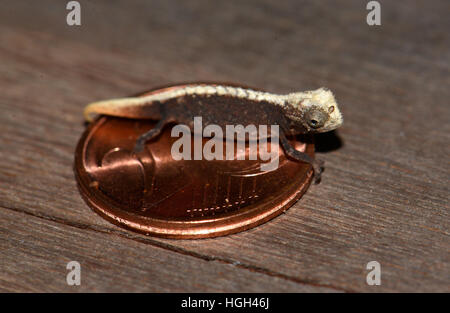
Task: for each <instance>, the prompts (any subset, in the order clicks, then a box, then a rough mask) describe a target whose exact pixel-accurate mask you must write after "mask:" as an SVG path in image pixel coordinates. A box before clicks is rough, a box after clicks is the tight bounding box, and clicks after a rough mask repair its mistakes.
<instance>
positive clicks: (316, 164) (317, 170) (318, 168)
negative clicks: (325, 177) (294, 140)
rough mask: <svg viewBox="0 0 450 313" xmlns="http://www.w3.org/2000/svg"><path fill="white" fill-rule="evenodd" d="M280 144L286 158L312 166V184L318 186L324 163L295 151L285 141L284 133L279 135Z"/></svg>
mask: <svg viewBox="0 0 450 313" xmlns="http://www.w3.org/2000/svg"><path fill="white" fill-rule="evenodd" d="M280 143H281V146H282V147H283V150H284V152H285V153H286V155H287V156H288V157H290V158H292V159H294V160H297V161H300V162H305V163H308V164H311V165H312V167H313V170H314V183H316V184H318V183H319V182H320V178H321V175H322V172H323V164H324V162H323V161H322V160H318V159H314V158H312V157H310V156H309V155H308V154H306V153H304V152H300V151H298V150H295V148H294V147H293V146H292V145H291V144H290V143H289V141H288V140H287V138H286V136H285V134H284V133H280Z"/></svg>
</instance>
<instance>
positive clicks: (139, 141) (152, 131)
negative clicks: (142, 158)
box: [134, 117, 168, 152]
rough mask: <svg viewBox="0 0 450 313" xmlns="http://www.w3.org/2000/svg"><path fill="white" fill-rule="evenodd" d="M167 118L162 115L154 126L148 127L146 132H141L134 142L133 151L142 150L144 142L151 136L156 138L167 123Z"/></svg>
mask: <svg viewBox="0 0 450 313" xmlns="http://www.w3.org/2000/svg"><path fill="white" fill-rule="evenodd" d="M167 122H168V121H167V119H166V118H165V117H163V118H162V119H160V120H159V121H158V123H156V125H155V127H153V128H152V129H150V130H149V131H148V132H146V133H144V134H142V135H140V136H139V138H138V139H137V140H136V144H135V146H134V152H141V151H142V150H144V146H145V143H146V142H147V141H149V140H151V139H153V138H156V137H157V136H159V135H160V134H161V131H162V129H163V128H164V125H166V124H167Z"/></svg>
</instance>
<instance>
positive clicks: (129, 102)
mask: <svg viewBox="0 0 450 313" xmlns="http://www.w3.org/2000/svg"><path fill="white" fill-rule="evenodd" d="M96 114H103V115H111V116H120V117H126V118H136V119H152V120H159V122H158V123H157V125H156V126H155V127H154V128H153V129H152V130H150V131H149V132H147V133H145V134H143V135H141V136H140V137H139V138H138V140H137V142H136V146H135V151H136V152H140V151H142V150H143V148H144V145H145V143H146V142H147V141H148V140H151V139H153V138H155V137H157V136H158V135H159V134H160V133H161V130H162V129H163V127H164V126H165V125H166V124H168V123H171V122H174V123H179V124H184V125H187V126H188V127H189V128H190V129H191V131H194V123H193V122H194V117H202V124H203V127H206V126H208V125H218V126H220V127H221V128H222V129H224V128H225V126H226V125H243V126H244V127H245V126H247V125H255V126H258V125H268V126H269V125H279V127H280V134H279V139H280V143H281V146H282V147H283V149H284V151H285V153H286V155H287V156H289V157H290V158H292V159H295V160H297V161H301V162H306V163H309V164H311V165H312V166H313V169H314V172H315V178H316V182H318V181H319V180H320V173H321V172H322V165H323V163H322V162H321V161H319V160H314V159H312V158H311V157H310V156H309V155H307V154H305V153H302V152H299V151H297V150H295V149H294V148H293V147H292V146H291V145H290V144H289V141H288V140H287V139H286V136H285V135H297V134H309V133H319V132H327V131H330V130H333V129H336V128H337V127H339V126H340V125H341V124H342V122H343V120H342V116H341V113H340V111H339V108H338V106H337V103H336V101H335V99H334V96H333V94H332V93H331V91H329V90H328V89H325V88H320V89H317V90H313V91H305V92H296V93H290V94H286V95H276V94H271V93H268V92H262V91H255V90H252V89H244V88H240V87H230V86H222V85H207V84H198V85H183V86H179V87H171V88H167V89H165V90H162V91H159V92H157V93H153V94H149V95H147V96H143V97H134V98H123V99H112V100H105V101H100V102H94V103H91V104H89V105H88V106H86V108H85V110H84V116H85V118H86V120H88V121H92V119H93V116H95V115H96ZM269 129H270V128H269Z"/></svg>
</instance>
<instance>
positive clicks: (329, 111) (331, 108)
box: [328, 105, 334, 114]
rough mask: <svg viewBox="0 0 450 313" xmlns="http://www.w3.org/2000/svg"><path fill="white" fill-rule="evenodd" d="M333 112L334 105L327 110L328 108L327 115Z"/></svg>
mask: <svg viewBox="0 0 450 313" xmlns="http://www.w3.org/2000/svg"><path fill="white" fill-rule="evenodd" d="M333 112H334V105H332V106H330V107H329V108H328V113H330V114H331V113H333Z"/></svg>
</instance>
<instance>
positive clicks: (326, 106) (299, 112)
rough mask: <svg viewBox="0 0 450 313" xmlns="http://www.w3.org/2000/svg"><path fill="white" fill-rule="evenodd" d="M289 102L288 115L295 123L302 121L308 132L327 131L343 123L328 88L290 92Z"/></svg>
mask: <svg viewBox="0 0 450 313" xmlns="http://www.w3.org/2000/svg"><path fill="white" fill-rule="evenodd" d="M287 103H288V105H287V113H286V115H287V117H288V118H290V119H291V120H292V121H293V122H294V123H300V124H301V127H303V128H305V129H306V130H307V131H308V132H311V133H323V132H327V131H330V130H334V129H336V128H338V127H339V126H341V125H342V123H343V118H342V115H341V112H340V111H339V108H338V105H337V103H336V100H335V98H334V96H333V93H332V92H331V91H330V90H328V89H326V88H319V89H317V90H313V91H306V92H296V93H290V94H288V95H287ZM299 126H300V125H299Z"/></svg>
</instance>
